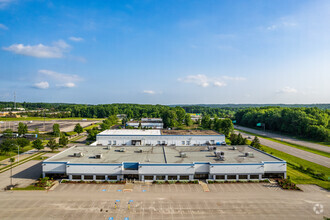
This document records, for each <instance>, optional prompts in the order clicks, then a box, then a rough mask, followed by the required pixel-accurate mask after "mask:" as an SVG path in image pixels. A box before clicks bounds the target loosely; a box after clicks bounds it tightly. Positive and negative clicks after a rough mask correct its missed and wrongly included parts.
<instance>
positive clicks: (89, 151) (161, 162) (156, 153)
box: [42, 146, 286, 181]
mask: <svg viewBox="0 0 330 220" xmlns="http://www.w3.org/2000/svg"><path fill="white" fill-rule="evenodd" d="M42 172H43V176H51V175H60V176H62V177H63V178H68V179H70V180H122V179H135V180H140V181H153V180H193V179H215V180H216V179H219V180H241V179H244V180H251V179H259V180H260V179H264V178H269V177H284V178H286V162H285V161H283V160H281V159H279V158H276V157H274V156H272V155H269V154H267V153H265V152H263V151H260V150H258V149H255V148H253V147H251V146H237V147H233V146H139V147H137V146H129V147H123V146H74V147H71V148H69V149H67V150H65V151H63V152H61V153H59V154H57V155H55V156H53V157H51V158H48V159H47V160H45V161H43V164H42Z"/></svg>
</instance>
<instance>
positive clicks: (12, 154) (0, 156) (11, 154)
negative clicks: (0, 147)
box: [0, 142, 46, 161]
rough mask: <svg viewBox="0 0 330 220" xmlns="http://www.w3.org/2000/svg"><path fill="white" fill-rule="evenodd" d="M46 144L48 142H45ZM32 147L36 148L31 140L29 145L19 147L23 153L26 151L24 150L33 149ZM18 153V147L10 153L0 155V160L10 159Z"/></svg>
mask: <svg viewBox="0 0 330 220" xmlns="http://www.w3.org/2000/svg"><path fill="white" fill-rule="evenodd" d="M44 144H46V143H44ZM32 149H34V148H33V147H32V142H31V143H30V144H29V145H28V146H25V147H24V148H23V149H22V148H19V153H20V154H21V153H24V152H26V151H29V150H32ZM16 155H17V149H16V150H15V151H13V152H9V153H8V154H5V155H0V161H2V160H5V159H8V158H10V157H14V156H16Z"/></svg>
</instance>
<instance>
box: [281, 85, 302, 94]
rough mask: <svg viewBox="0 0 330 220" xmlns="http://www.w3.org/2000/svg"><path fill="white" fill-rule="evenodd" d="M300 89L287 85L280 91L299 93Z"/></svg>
mask: <svg viewBox="0 0 330 220" xmlns="http://www.w3.org/2000/svg"><path fill="white" fill-rule="evenodd" d="M297 92H298V90H297V89H295V88H292V87H289V86H286V87H284V88H282V89H280V90H279V91H278V93H286V94H288V93H297Z"/></svg>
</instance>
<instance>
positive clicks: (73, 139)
mask: <svg viewBox="0 0 330 220" xmlns="http://www.w3.org/2000/svg"><path fill="white" fill-rule="evenodd" d="M82 137H84V136H77V137H74V138H72V139H70V142H71V143H74V142H76V141H77V140H79V139H81V138H82Z"/></svg>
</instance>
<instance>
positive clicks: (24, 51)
mask: <svg viewBox="0 0 330 220" xmlns="http://www.w3.org/2000/svg"><path fill="white" fill-rule="evenodd" d="M69 48H70V45H68V44H67V43H66V42H65V41H63V40H59V41H56V42H54V43H53V45H52V46H46V45H43V44H38V45H32V46H31V45H26V46H25V45H23V44H13V45H11V46H9V47H3V49H4V50H7V51H10V52H13V53H15V54H21V55H25V56H33V57H39V58H61V57H63V56H64V53H65V52H67V50H68V49H69Z"/></svg>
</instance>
